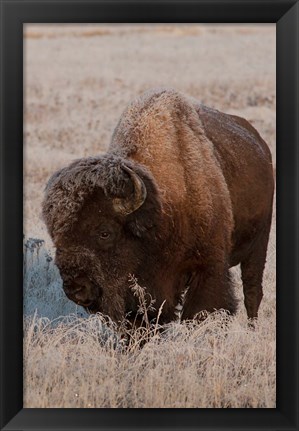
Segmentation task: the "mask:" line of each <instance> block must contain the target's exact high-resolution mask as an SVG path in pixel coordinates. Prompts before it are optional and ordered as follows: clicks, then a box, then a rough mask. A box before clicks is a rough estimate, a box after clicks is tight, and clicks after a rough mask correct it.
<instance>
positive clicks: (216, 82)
mask: <svg viewBox="0 0 299 431" xmlns="http://www.w3.org/2000/svg"><path fill="white" fill-rule="evenodd" d="M53 59H54V60H55V61H53ZM275 61H276V59H275V25H272V26H271V25H270V26H250V25H242V26H241V25H238V26H234V25H232V26H230V25H227V26H221V25H191V26H190V25H95V24H91V25H49V26H47V25H26V26H24V78H25V79H24V85H25V90H26V91H25V100H24V101H25V104H24V204H25V205H24V232H25V240H24V407H49V408H51V407H85V408H88V407H91V408H94V407H170V408H172V407H202V408H207V407H269V408H274V407H275V406H276V386H275V385H276V380H275V379H276V357H275V354H276V309H275V306H276V280H275V274H276V260H275V254H276V243H275V219H276V215H275V211H274V215H273V223H272V231H271V238H270V243H269V247H268V258H267V264H266V269H265V273H264V298H263V301H262V303H261V307H260V313H259V320H258V324H257V327H256V329H255V331H252V330H249V329H248V327H247V321H246V314H245V308H244V305H243V293H242V286H241V280H240V274H239V270H238V269H233V274H234V281H235V285H236V294H237V296H238V298H239V300H240V303H239V310H238V313H237V315H236V316H234V317H231V318H228V317H227V316H225V314H223V313H222V312H217V313H215V314H213V315H210V316H209V317H208V319H207V320H206V321H205V322H203V323H202V324H198V323H196V322H193V321H191V322H185V323H183V324H182V323H179V322H175V323H172V324H170V325H168V326H167V327H165V328H163V329H162V330H161V328H159V327H155V326H154V327H150V326H149V325H147V326H146V327H145V329H143V330H139V331H135V333H133V334H131V335H130V337H128V334H127V332H126V329H125V327H124V328H122V333H119V332H117V331H116V330H115V328H114V327H113V325H112V324H111V323H109V321H107V320H104V319H103V317H102V316H100V315H94V316H88V315H87V314H86V313H85V312H84V310H83V309H82V308H81V307H77V306H76V305H75V304H74V303H72V302H71V301H69V300H68V299H67V298H66V296H65V294H64V292H63V290H62V281H61V279H60V276H59V273H58V270H57V268H56V267H55V265H54V263H53V260H52V256H51V255H50V252H51V253H53V246H52V244H51V241H50V238H49V236H48V233H47V232H46V229H45V225H44V223H43V222H42V220H41V218H40V213H41V202H42V199H43V193H44V188H45V184H46V182H47V180H48V178H49V177H50V175H52V174H53V172H54V171H55V170H57V169H60V168H62V167H63V166H66V165H67V164H69V163H70V162H72V161H73V160H74V159H77V158H80V157H85V156H89V155H98V154H101V153H103V152H105V150H106V148H107V147H108V144H109V141H110V138H111V135H112V133H113V129H114V127H115V126H116V124H117V121H118V119H119V117H120V115H121V113H122V112H123V110H124V109H125V107H126V105H127V104H128V103H129V102H130V101H131V100H132V99H133V98H134V97H136V96H138V95H140V94H141V93H142V92H144V91H146V90H148V89H149V88H152V87H163V86H169V87H173V88H175V89H177V90H179V91H182V92H183V93H186V94H188V95H190V96H193V97H195V98H197V99H198V100H200V101H202V102H203V103H205V104H207V105H208V106H211V107H213V108H216V109H219V110H222V111H224V112H227V113H231V114H236V115H239V116H242V117H245V118H246V119H248V120H249V121H250V122H251V123H252V124H253V125H254V126H255V127H256V128H257V130H258V131H259V133H260V134H261V136H262V137H263V138H264V139H265V141H266V142H267V143H268V145H269V147H270V149H271V151H272V155H273V161H274V167H275V160H276V154H275V133H276V130H275V118H276V113H275V107H276V104H275V103H276V95H275V88H276V82H275ZM274 210H275V207H274ZM32 237H34V238H41V239H42V240H33V239H31V240H28V238H32ZM43 240H44V241H45V242H43ZM145 340H146V341H147V343H144V341H145Z"/></svg>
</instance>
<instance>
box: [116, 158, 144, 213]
mask: <svg viewBox="0 0 299 431" xmlns="http://www.w3.org/2000/svg"><path fill="white" fill-rule="evenodd" d="M122 169H123V170H124V171H125V172H126V173H127V174H128V175H129V178H130V181H131V183H132V186H133V193H132V194H131V195H130V196H128V197H126V198H114V199H113V208H114V210H115V212H117V213H119V214H121V215H125V216H127V215H129V214H131V213H133V212H134V211H136V210H138V208H140V207H141V206H142V205H143V203H144V201H145V199H146V195H147V191H146V187H145V184H144V182H143V180H142V179H141V178H140V176H139V175H138V174H137V173H136V172H135V171H134V170H133V169H131V168H129V167H128V166H126V165H124V166H122Z"/></svg>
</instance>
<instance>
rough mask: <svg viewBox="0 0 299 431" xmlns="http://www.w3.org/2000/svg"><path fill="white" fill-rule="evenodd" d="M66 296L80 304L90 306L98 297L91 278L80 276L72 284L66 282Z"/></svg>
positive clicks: (64, 287) (64, 286)
mask: <svg viewBox="0 0 299 431" xmlns="http://www.w3.org/2000/svg"><path fill="white" fill-rule="evenodd" d="M63 289H64V291H65V294H66V296H67V297H68V298H69V299H71V300H72V301H74V302H76V303H77V304H78V305H82V306H84V307H88V306H89V305H90V304H92V303H93V302H94V301H95V299H96V296H95V295H96V290H95V287H94V286H93V284H92V283H91V281H90V280H88V279H86V278H83V277H78V278H76V279H75V280H73V281H72V283H70V284H67V285H66V284H64V285H63Z"/></svg>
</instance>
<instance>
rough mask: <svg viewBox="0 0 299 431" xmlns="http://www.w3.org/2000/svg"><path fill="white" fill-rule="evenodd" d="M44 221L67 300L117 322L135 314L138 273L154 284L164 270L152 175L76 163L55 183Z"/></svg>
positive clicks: (135, 167) (121, 164)
mask: <svg viewBox="0 0 299 431" xmlns="http://www.w3.org/2000/svg"><path fill="white" fill-rule="evenodd" d="M43 216H44V220H45V222H46V225H47V228H48V231H49V233H50V235H51V237H52V239H53V242H54V245H55V246H56V264H57V266H58V268H59V270H60V274H61V277H62V280H63V289H64V291H65V293H66V295H67V296H68V297H69V298H70V299H72V300H73V301H75V302H76V303H77V304H80V305H82V306H84V307H86V308H87V309H88V310H90V311H91V312H97V311H100V312H103V313H104V314H107V315H109V316H110V317H111V318H112V319H113V320H115V321H118V320H120V319H121V318H122V317H124V316H125V314H126V313H127V312H129V311H131V310H133V311H134V310H135V309H136V307H137V304H136V303H135V298H134V296H133V294H132V291H131V289H130V280H129V277H130V275H131V274H133V275H135V277H136V278H137V279H138V281H139V282H140V284H143V283H145V284H147V283H148V280H149V279H151V280H154V279H155V272H156V271H157V265H159V264H160V262H159V259H158V260H157V257H156V256H157V249H159V248H161V237H162V236H163V235H161V227H162V225H161V219H162V218H161V203H160V199H159V193H158V190H157V187H156V186H155V182H154V180H153V178H152V177H151V175H150V173H149V172H148V171H147V170H146V169H145V168H143V167H141V166H140V165H139V164H137V163H134V162H130V161H128V160H125V159H122V158H121V157H116V156H111V155H110V156H107V155H106V156H103V157H98V158H87V159H81V160H78V161H75V162H74V163H72V164H71V165H70V166H68V167H66V168H64V169H62V170H60V171H58V172H56V173H55V174H54V175H53V176H52V177H51V178H50V180H49V182H48V185H47V187H46V196H45V199H44V202H43ZM158 254H159V253H158ZM145 273H146V274H147V275H146V276H145V275H144V274H145Z"/></svg>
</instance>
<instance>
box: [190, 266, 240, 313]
mask: <svg viewBox="0 0 299 431" xmlns="http://www.w3.org/2000/svg"><path fill="white" fill-rule="evenodd" d="M236 308H237V300H236V298H235V295H234V291H233V286H232V283H231V279H230V276H229V272H228V269H226V270H225V271H215V270H214V271H213V272H212V271H200V272H199V273H198V274H197V275H196V276H195V277H194V279H193V281H192V284H191V285H190V287H189V290H188V292H187V294H186V298H185V303H184V307H183V314H182V319H183V320H185V319H192V318H193V317H194V316H195V315H196V314H197V313H200V312H201V311H207V312H212V311H214V310H215V309H216V310H219V309H224V310H227V311H229V312H230V313H231V314H234V313H235V312H236Z"/></svg>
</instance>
